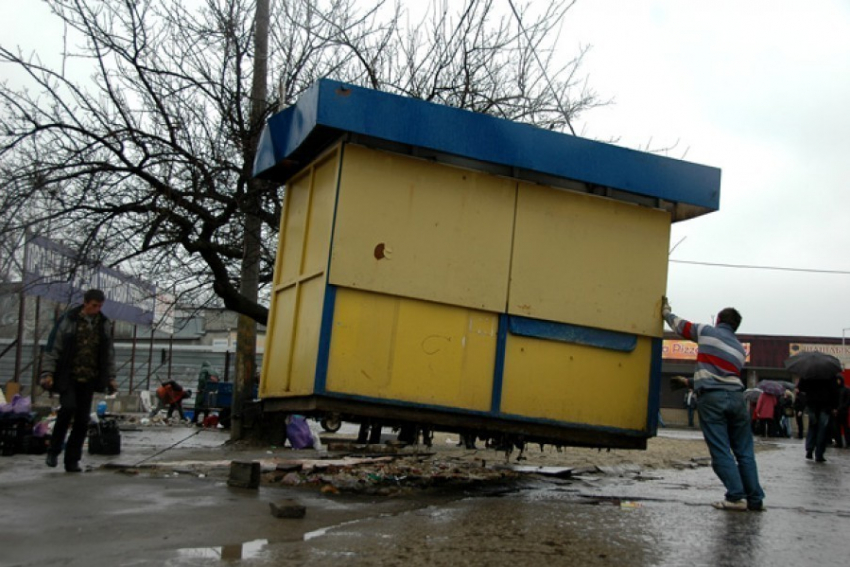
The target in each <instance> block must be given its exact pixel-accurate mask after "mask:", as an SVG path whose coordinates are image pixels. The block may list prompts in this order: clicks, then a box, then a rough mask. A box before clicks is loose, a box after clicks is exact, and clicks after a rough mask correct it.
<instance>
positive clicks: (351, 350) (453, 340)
mask: <svg viewBox="0 0 850 567" xmlns="http://www.w3.org/2000/svg"><path fill="white" fill-rule="evenodd" d="M497 330H498V316H497V315H495V314H491V313H486V312H482V311H476V310H471V309H466V308H462V307H455V306H448V305H441V304H437V303H431V302H425V301H418V300H414V299H406V298H398V297H392V296H387V295H382V294H375V293H368V292H362V291H356V290H351V289H345V288H338V289H337V296H336V308H335V310H334V324H333V335H332V337H331V345H330V357H329V358H330V360H329V367H328V377H327V382H326V389H327V391H329V392H338V393H345V394H353V395H359V396H367V397H373V398H382V399H387V400H392V401H401V402H409V403H414V404H427V405H442V406H448V407H453V408H462V409H470V410H477V411H488V410H489V409H490V399H491V394H492V383H493V370H494V364H495V356H496V338H497Z"/></svg>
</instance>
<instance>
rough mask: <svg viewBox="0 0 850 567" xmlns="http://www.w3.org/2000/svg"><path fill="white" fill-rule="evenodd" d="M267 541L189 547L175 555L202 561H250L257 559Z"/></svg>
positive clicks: (179, 550) (258, 540)
mask: <svg viewBox="0 0 850 567" xmlns="http://www.w3.org/2000/svg"><path fill="white" fill-rule="evenodd" d="M268 543H269V540H267V539H255V540H254V541H247V542H245V543H237V544H234V545H223V546H221V547H190V548H186V549H178V550H177V553H178V554H179V555H180V556H181V557H192V558H202V559H225V560H232V559H250V558H252V557H257V556H258V555H259V554H260V552H261V551H262V550H263V548H264V547H265V546H266V545H268Z"/></svg>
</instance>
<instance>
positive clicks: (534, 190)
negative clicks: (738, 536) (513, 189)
mask: <svg viewBox="0 0 850 567" xmlns="http://www.w3.org/2000/svg"><path fill="white" fill-rule="evenodd" d="M669 242H670V215H669V213H667V212H664V211H660V210H655V209H649V208H646V207H639V206H637V205H631V204H628V203H622V202H619V201H614V200H611V199H605V198H602V197H596V196H592V195H585V194H580V193H574V192H569V191H560V190H557V189H554V188H551V187H544V186H539V185H531V184H527V183H523V184H520V187H519V195H518V198H517V215H516V236H515V242H514V250H513V262H512V268H511V285H510V291H509V301H508V313H510V314H515V315H524V316H527V317H535V318H539V319H546V320H551V321H559V322H563V323H572V324H576V325H583V326H588V327H596V328H601V329H608V330H613V331H621V332H625V333H632V334H638V335H647V336H653V337H660V336H661V335H662V333H663V328H662V322H661V317H660V316H659V314H658V313H659V310H660V307H661V296H662V295H663V294H664V291H665V287H666V284H667V250H668V245H669Z"/></svg>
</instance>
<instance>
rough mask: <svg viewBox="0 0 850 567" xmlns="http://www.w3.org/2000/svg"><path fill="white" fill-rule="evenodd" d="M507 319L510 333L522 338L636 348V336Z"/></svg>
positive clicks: (614, 347)
mask: <svg viewBox="0 0 850 567" xmlns="http://www.w3.org/2000/svg"><path fill="white" fill-rule="evenodd" d="M508 319H509V322H510V323H509V328H510V331H511V333H513V334H514V335H520V336H523V337H532V338H535V339H548V340H551V341H560V342H564V343H574V344H579V345H585V346H592V347H598V348H607V349H609V350H619V351H623V352H631V351H633V350H635V347H636V346H637V335H630V334H628V333H618V332H616V331H603V330H602V329H593V328H591V327H582V326H579V325H569V324H567V323H555V322H553V321H543V320H542V319H531V318H529V317H520V316H517V315H511V316H510V317H509V318H508Z"/></svg>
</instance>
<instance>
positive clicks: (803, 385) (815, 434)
mask: <svg viewBox="0 0 850 567" xmlns="http://www.w3.org/2000/svg"><path fill="white" fill-rule="evenodd" d="M839 376H840V375H839ZM799 388H800V392H802V393H804V394H805V395H806V415H808V417H809V432H808V433H807V434H806V458H807V459H811V458H812V457H814V459H815V461H816V462H818V463H825V462H826V457H825V456H824V454H825V453H826V447H827V445H828V444H829V441H830V437H831V430H830V427H831V426H832V420H833V419H834V417H835V415H834V414H836V413H837V408H838V377H836V378H835V379H830V380H816V379H805V378H804V379H801V380H800V384H799Z"/></svg>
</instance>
